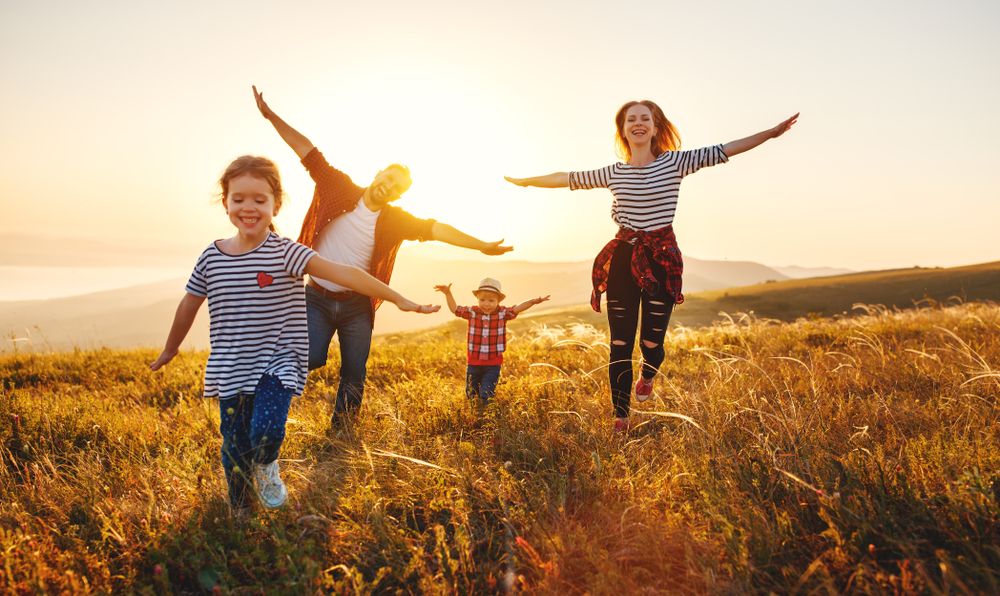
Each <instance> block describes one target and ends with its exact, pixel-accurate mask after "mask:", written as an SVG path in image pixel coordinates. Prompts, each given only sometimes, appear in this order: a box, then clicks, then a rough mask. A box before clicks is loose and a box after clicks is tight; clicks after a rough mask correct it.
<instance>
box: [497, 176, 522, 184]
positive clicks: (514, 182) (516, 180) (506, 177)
mask: <svg viewBox="0 0 1000 596" xmlns="http://www.w3.org/2000/svg"><path fill="white" fill-rule="evenodd" d="M503 179H504V180H506V181H507V182H510V183H511V184H516V185H518V186H528V179H527V178H511V177H510V176H504V177H503Z"/></svg>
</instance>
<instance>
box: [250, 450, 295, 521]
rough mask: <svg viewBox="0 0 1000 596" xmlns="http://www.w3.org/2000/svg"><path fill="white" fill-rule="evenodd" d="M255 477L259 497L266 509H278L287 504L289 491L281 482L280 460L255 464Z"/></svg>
mask: <svg viewBox="0 0 1000 596" xmlns="http://www.w3.org/2000/svg"><path fill="white" fill-rule="evenodd" d="M253 475H254V480H255V481H256V483H255V484H256V488H257V496H258V497H259V498H260V502H261V503H262V504H263V505H264V507H267V508H268V509H277V508H278V507H281V506H282V505H284V504H285V499H287V498H288V489H287V488H285V483H284V482H282V481H281V475H280V474H279V473H278V460H274V461H273V462H271V463H269V464H255V465H254V474H253Z"/></svg>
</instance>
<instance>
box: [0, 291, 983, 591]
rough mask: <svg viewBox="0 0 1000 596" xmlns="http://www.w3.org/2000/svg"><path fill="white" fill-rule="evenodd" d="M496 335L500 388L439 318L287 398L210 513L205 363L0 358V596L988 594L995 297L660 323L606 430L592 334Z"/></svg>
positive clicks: (215, 442)
mask: <svg viewBox="0 0 1000 596" xmlns="http://www.w3.org/2000/svg"><path fill="white" fill-rule="evenodd" d="M515 323H519V325H516V326H512V334H513V337H512V339H511V341H510V344H511V346H512V347H511V350H510V351H509V352H508V355H507V362H506V363H505V364H504V372H503V377H502V380H501V385H500V390H499V394H498V398H497V400H496V401H495V403H493V404H491V405H490V406H489V407H487V408H485V409H483V410H480V409H479V408H477V407H476V406H474V405H473V404H470V403H468V402H467V400H466V398H465V397H464V395H463V388H464V379H463V375H464V363H463V348H462V333H463V328H462V327H461V326H460V325H459V324H455V325H451V326H448V327H445V328H442V329H439V330H436V331H432V332H425V333H421V334H414V335H409V336H397V337H390V338H386V339H383V340H382V341H380V342H378V343H377V345H376V347H375V349H374V351H373V357H372V359H371V361H370V363H369V371H370V372H369V380H368V392H367V394H366V398H365V406H364V408H363V411H362V415H361V417H360V419H359V421H358V423H357V424H356V425H355V426H353V427H350V428H345V429H341V430H340V431H339V432H335V433H328V426H329V423H328V417H329V414H330V403H329V398H328V396H330V395H332V394H333V393H334V391H335V389H336V382H337V375H336V362H335V363H334V365H333V366H329V367H327V368H326V369H324V370H323V371H320V372H318V373H314V375H313V376H312V377H311V378H310V384H309V386H308V388H307V391H306V393H305V395H303V396H302V397H301V398H299V399H297V400H296V402H295V403H294V404H293V407H292V412H291V419H290V420H289V425H288V431H289V432H288V438H287V440H286V443H285V445H284V447H283V449H282V458H283V461H282V465H283V470H284V476H285V479H286V481H287V482H288V484H289V486H290V491H291V496H290V499H289V503H288V505H287V506H286V507H285V508H284V509H283V510H280V511H278V512H273V513H260V514H259V515H258V516H256V517H255V518H253V519H252V520H250V521H249V522H247V523H245V524H240V523H238V522H236V521H234V520H232V519H231V518H230V517H229V515H228V511H227V506H226V501H225V496H224V495H225V487H224V480H223V478H222V474H221V467H220V465H219V463H218V450H219V446H220V441H219V437H218V431H217V425H218V413H217V411H216V406H215V403H214V402H211V401H205V400H202V399H201V398H200V397H198V395H199V392H200V384H201V372H202V369H203V366H204V362H205V354H203V353H186V354H183V355H182V356H181V357H179V358H178V359H177V360H176V361H175V362H173V363H172V364H171V365H170V366H169V368H168V369H167V370H166V371H163V372H161V373H160V374H153V373H150V372H149V371H148V370H147V369H146V365H147V363H148V362H149V361H151V360H152V359H153V358H154V357H155V353H154V352H153V351H152V350H150V351H132V352H124V351H111V350H103V351H94V352H75V353H63V354H52V355H32V354H28V355H25V354H20V355H13V356H9V357H4V358H3V359H2V360H0V377H2V389H0V416H2V420H0V425H2V428H3V429H4V435H3V436H4V439H3V445H2V447H0V459H2V465H0V549H2V552H3V561H2V566H0V591H3V592H11V591H12V592H15V593H30V592H37V591H53V592H59V591H64V592H73V593H81V592H89V591H96V592H107V591H142V592H154V593H159V592H172V591H188V592H197V591H213V590H214V591H220V592H230V591H232V592H237V593H254V592H257V591H259V590H264V591H266V592H268V593H270V592H311V591H316V590H320V591H333V592H347V593H351V592H393V591H397V590H400V591H403V592H460V593H470V592H476V593H478V592H493V591H504V590H528V591H533V592H543V593H556V592H558V593H563V592H593V593H612V592H613V593H632V592H643V591H651V592H669V593H704V592H714V593H719V592H722V593H735V592H745V591H754V592H767V591H776V592H816V591H819V592H824V591H834V592H840V591H855V592H895V593H910V592H913V593H920V592H929V593H937V592H992V593H997V592H1000V575H998V569H1000V546H998V545H1000V529H998V528H1000V525H998V517H1000V425H998V407H997V406H998V403H997V402H998V395H1000V307H998V306H997V305H995V304H976V303H972V304H964V305H959V306H955V307H948V308H937V307H930V308H923V309H917V310H909V311H902V312H895V311H887V310H885V309H879V308H873V307H868V308H867V312H866V313H862V314H861V315H860V316H857V317H854V318H843V319H838V320H830V319H823V320H802V321H799V322H796V323H790V324H778V323H776V322H771V321H764V320H758V319H755V318H753V317H750V316H747V315H739V316H735V317H731V318H730V319H729V321H728V322H727V323H726V324H723V325H718V326H715V327H711V328H706V329H699V330H694V329H676V330H673V331H672V332H671V333H670V335H669V344H668V347H667V360H666V362H665V363H664V365H663V366H662V367H661V377H660V378H659V379H658V380H657V386H656V389H657V393H658V397H657V399H656V400H654V401H652V402H647V404H634V406H635V407H636V408H637V411H636V412H635V413H634V416H633V419H634V421H635V425H634V428H633V430H632V431H631V432H630V434H629V435H627V436H625V437H619V436H614V435H613V434H612V432H611V429H610V421H611V410H610V404H609V400H608V397H607V396H608V388H607V379H606V368H605V367H606V362H607V354H608V348H607V338H606V336H605V335H604V334H603V333H602V332H601V331H598V330H595V329H594V328H593V327H589V326H586V325H566V326H560V327H552V326H549V327H543V326H537V325H532V324H531V323H530V321H516V322H515Z"/></svg>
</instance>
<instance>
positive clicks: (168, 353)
mask: <svg viewBox="0 0 1000 596" xmlns="http://www.w3.org/2000/svg"><path fill="white" fill-rule="evenodd" d="M176 355H177V350H163V351H162V352H160V357H159V358H157V359H156V362H154V363H152V364H150V365H149V370H160V369H161V368H163V366H164V365H165V364H166V363H168V362H170V361H171V360H173V359H174V356H176Z"/></svg>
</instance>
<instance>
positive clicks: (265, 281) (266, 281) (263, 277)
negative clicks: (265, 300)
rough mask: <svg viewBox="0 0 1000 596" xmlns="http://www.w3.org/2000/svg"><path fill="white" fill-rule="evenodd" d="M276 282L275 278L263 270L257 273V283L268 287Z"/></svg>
mask: <svg viewBox="0 0 1000 596" xmlns="http://www.w3.org/2000/svg"><path fill="white" fill-rule="evenodd" d="M273 282H274V278H273V277H271V276H270V275H268V274H266V273H264V272H263V271H261V272H260V273H258V274H257V285H258V286H260V287H262V288H266V287H267V286H269V285H271V284H272V283H273Z"/></svg>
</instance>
